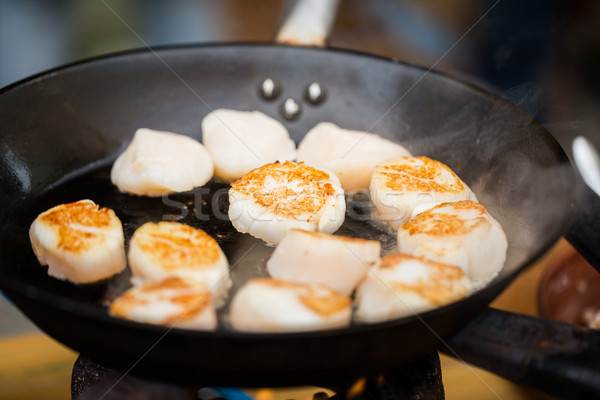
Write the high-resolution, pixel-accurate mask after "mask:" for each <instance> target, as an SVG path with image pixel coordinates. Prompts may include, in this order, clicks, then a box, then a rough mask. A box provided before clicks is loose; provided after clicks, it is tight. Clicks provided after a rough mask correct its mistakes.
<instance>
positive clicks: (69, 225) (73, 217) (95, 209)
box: [39, 201, 117, 253]
mask: <svg viewBox="0 0 600 400" xmlns="http://www.w3.org/2000/svg"><path fill="white" fill-rule="evenodd" d="M39 221H40V222H41V223H43V224H45V225H46V226H48V227H50V228H52V229H54V230H55V231H56V233H57V236H58V248H59V249H62V250H66V251H70V252H73V253H83V252H85V251H87V250H88V249H90V248H91V247H93V246H95V245H98V244H101V243H103V242H104V240H105V235H104V234H103V233H102V232H94V229H103V228H109V227H110V226H111V225H112V224H114V223H115V222H116V221H117V219H116V215H115V213H114V211H113V210H111V209H109V208H102V209H99V206H98V205H97V204H93V203H91V202H88V201H77V202H74V203H68V204H61V205H59V206H56V207H53V208H51V209H50V210H48V211H46V212H44V213H42V214H40V216H39ZM86 228H87V229H86Z"/></svg>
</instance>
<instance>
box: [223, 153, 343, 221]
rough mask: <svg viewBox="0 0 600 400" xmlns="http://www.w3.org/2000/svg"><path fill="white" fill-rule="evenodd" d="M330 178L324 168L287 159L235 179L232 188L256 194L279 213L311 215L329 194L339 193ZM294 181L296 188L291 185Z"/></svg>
mask: <svg viewBox="0 0 600 400" xmlns="http://www.w3.org/2000/svg"><path fill="white" fill-rule="evenodd" d="M329 179H330V176H329V174H328V173H326V172H324V171H321V170H318V169H315V168H312V167H310V166H308V165H305V164H304V163H302V162H300V163H293V162H290V161H286V162H284V163H278V162H276V163H272V164H266V165H264V166H262V167H260V168H256V169H254V170H252V171H250V172H249V173H247V174H246V175H244V176H243V177H241V178H240V179H238V180H236V181H235V182H232V183H231V188H232V189H233V190H234V191H237V192H239V193H241V194H244V195H246V196H250V197H252V198H253V200H254V201H255V202H256V204H258V205H260V206H262V207H264V208H265V209H268V210H270V211H271V212H272V213H273V214H275V215H279V216H283V217H292V218H293V217H298V216H309V219H310V218H313V217H315V216H316V213H318V212H319V210H321V208H322V207H323V206H324V205H325V202H326V200H327V198H328V197H330V196H332V195H334V194H335V188H334V187H333V185H332V184H331V183H330V182H329ZM270 182H272V183H273V184H271V183H270ZM292 182H293V183H294V185H295V187H296V189H295V190H293V189H291V188H289V187H288V186H287V185H288V184H291V183H292ZM298 189H299V190H298Z"/></svg>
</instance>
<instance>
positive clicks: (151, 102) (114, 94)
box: [0, 45, 598, 386]
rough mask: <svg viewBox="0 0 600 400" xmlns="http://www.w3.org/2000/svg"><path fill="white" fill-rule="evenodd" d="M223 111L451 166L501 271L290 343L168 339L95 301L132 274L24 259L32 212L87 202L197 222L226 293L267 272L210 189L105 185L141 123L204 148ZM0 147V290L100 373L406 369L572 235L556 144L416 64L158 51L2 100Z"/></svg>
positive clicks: (300, 373) (387, 245) (303, 54)
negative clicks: (465, 292) (465, 291)
mask: <svg viewBox="0 0 600 400" xmlns="http://www.w3.org/2000/svg"><path fill="white" fill-rule="evenodd" d="M266 77H271V78H275V79H277V80H278V81H279V82H281V84H282V88H283V91H282V94H281V96H280V97H279V98H278V99H277V100H275V101H270V102H269V101H266V100H264V99H262V98H261V97H260V96H259V94H258V86H259V84H260V82H262V80H263V79H264V78H266ZM315 80H316V81H319V82H321V84H322V85H323V86H324V87H325V88H326V89H327V91H328V96H327V99H326V101H325V102H324V103H322V104H321V105H319V106H311V105H308V104H305V103H304V102H302V100H301V96H302V93H303V90H304V88H305V86H306V85H307V84H308V83H310V82H312V81H315ZM288 96H292V97H295V98H296V99H298V101H299V102H300V103H301V105H302V113H301V114H300V116H299V118H298V119H296V120H295V121H292V122H287V121H285V120H283V119H282V118H281V117H280V111H279V107H280V103H281V100H282V99H283V98H285V97H288ZM219 107H228V108H234V109H245V110H250V109H257V110H261V111H264V112H266V113H267V114H269V115H272V116H274V117H276V118H278V119H280V120H281V121H282V122H283V123H284V124H285V125H286V127H287V128H288V129H289V131H290V133H291V135H292V137H293V138H294V139H295V140H296V141H299V140H300V139H301V138H302V136H303V134H304V133H305V132H306V131H307V130H308V129H309V128H311V127H312V126H314V125H315V124H316V123H317V122H319V121H332V122H334V123H336V124H338V125H340V126H342V127H345V128H349V129H358V130H371V131H373V132H377V133H379V134H380V135H382V136H385V137H388V138H391V139H393V140H395V141H397V142H399V143H402V144H403V145H405V146H406V147H408V148H409V149H410V150H411V151H412V152H413V153H414V154H425V155H428V156H429V157H432V158H434V159H438V160H441V161H443V162H445V163H447V164H448V165H449V166H450V167H451V168H453V169H454V170H455V171H456V172H457V173H458V175H460V176H461V177H462V178H463V179H464V180H465V181H466V182H467V183H468V184H469V185H470V187H471V188H472V189H473V190H474V191H475V192H476V194H477V196H478V198H479V199H480V201H481V202H482V203H483V204H485V206H486V207H487V208H488V210H489V211H490V212H491V214H492V215H494V216H495V217H496V218H497V219H498V220H499V222H500V223H501V224H502V226H503V227H504V229H505V230H506V233H507V236H508V239H509V250H508V259H507V262H506V265H505V267H504V269H503V271H502V272H501V274H500V275H499V276H498V277H497V278H496V279H495V280H494V281H493V282H492V283H491V284H490V285H489V286H487V287H486V288H485V289H483V290H481V291H479V292H477V293H475V294H473V295H472V296H470V297H468V298H466V299H464V300H462V301H459V302H456V303H453V304H450V305H448V306H445V307H442V308H439V309H436V310H433V311H430V312H426V313H423V314H420V315H417V316H411V317H407V318H401V319H398V320H394V321H389V322H385V323H378V324H373V325H353V326H351V327H350V328H348V329H339V330H332V331H325V332H310V333H297V334H295V333H292V334H246V333H237V332H233V331H231V330H229V329H228V328H227V326H226V324H225V325H224V326H221V327H220V328H219V330H217V331H216V332H208V333H207V332H198V331H186V330H179V329H173V330H167V329H166V328H163V327H155V326H149V325H144V324H138V323H134V322H129V321H125V320H120V319H116V318H112V317H109V316H108V313H107V308H106V304H107V302H108V301H110V299H111V298H113V297H114V296H115V295H117V294H119V293H121V292H122V291H124V290H125V289H126V287H127V286H128V285H129V282H128V278H129V275H128V272H127V271H125V272H124V273H122V274H120V275H118V276H116V277H114V278H112V279H110V280H108V281H107V282H103V283H98V284H93V285H83V286H76V285H72V284H69V283H65V282H61V281H58V280H56V279H53V278H50V277H48V276H47V274H46V268H44V267H41V266H40V265H39V264H38V262H37V261H36V259H35V257H34V254H33V252H32V251H31V248H30V244H29V239H28V235H27V230H28V228H29V225H30V223H31V222H32V220H33V219H34V218H35V216H36V215H37V214H38V213H39V212H41V211H43V210H45V209H47V208H49V207H51V206H53V205H56V204H59V203H64V202H69V201H75V200H79V199H83V198H90V199H92V200H94V201H96V202H97V203H99V204H100V205H101V206H106V207H111V208H113V209H114V210H115V211H116V213H117V215H118V216H119V217H120V218H121V220H122V221H123V223H124V228H125V234H126V237H129V236H130V235H131V234H132V232H133V230H134V229H135V228H136V227H137V226H139V225H140V224H141V223H143V222H146V221H149V220H160V219H163V218H165V217H166V218H175V219H179V220H181V221H183V222H185V223H189V224H191V225H193V226H196V227H200V228H202V229H205V230H206V231H208V232H209V233H210V234H212V235H213V236H214V237H215V238H217V240H218V241H219V242H220V244H221V246H222V247H223V250H224V251H225V253H226V254H227V256H228V258H229V261H230V263H231V265H232V266H233V275H234V283H235V285H236V287H237V286H239V284H240V283H241V282H242V281H244V280H245V279H247V278H248V277H249V276H252V275H256V274H262V273H264V263H265V260H266V259H267V258H268V256H269V254H270V252H271V251H272V248H271V247H268V246H265V245H264V244H263V243H262V242H261V241H259V240H255V239H254V238H252V237H250V236H248V235H243V234H240V233H238V232H236V231H235V229H233V228H232V227H231V225H230V223H229V222H228V221H226V220H223V219H222V218H216V217H215V215H219V214H223V213H225V212H226V209H227V200H226V196H223V193H224V191H223V190H222V189H223V188H226V186H225V185H221V184H218V183H215V182H212V183H210V184H209V185H208V186H207V187H209V188H210V194H206V193H205V192H206V191H202V193H199V192H198V191H197V192H190V193H184V194H180V195H175V196H171V197H169V201H167V202H165V201H163V200H162V199H160V198H159V199H148V198H140V197H134V196H129V195H126V194H122V193H119V192H118V191H117V190H116V188H115V187H113V186H112V185H111V183H110V179H109V175H108V172H109V169H110V166H111V163H112V161H113V160H114V159H115V158H116V156H117V155H118V154H119V153H120V152H121V151H123V149H124V148H125V146H126V145H127V144H128V142H129V141H130V140H131V138H132V135H133V132H134V131H135V129H137V128H139V127H150V128H154V129H161V130H170V131H174V132H179V133H183V134H187V135H190V136H193V137H195V138H200V137H201V120H202V118H203V117H204V116H205V115H206V114H207V113H208V112H210V111H211V110H212V109H216V108H219ZM0 148H1V149H2V152H1V158H0V213H1V214H0V218H1V228H0V229H1V231H0V287H1V288H2V290H3V291H4V292H5V293H6V294H7V295H8V296H9V297H10V298H11V299H13V300H14V302H15V303H16V304H17V306H18V307H19V308H20V309H21V310H22V311H23V312H24V313H25V314H26V315H27V316H28V317H29V318H31V319H32V320H33V321H34V322H35V323H36V324H37V325H38V326H39V327H40V328H41V329H43V330H44V331H45V332H47V333H48V334H49V335H50V336H52V337H54V338H56V339H57V340H59V341H60V342H62V343H64V344H65V345H67V346H69V347H71V348H73V349H75V350H76V351H79V352H82V353H84V354H86V355H87V356H89V357H91V358H92V359H95V360H96V361H98V362H100V363H104V364H106V365H109V366H115V367H118V368H122V369H124V370H128V369H129V368H134V369H135V371H136V372H137V373H139V374H144V375H149V376H157V377H162V378H169V379H176V380H183V381H194V382H196V383H198V382H206V383H209V384H227V385H240V386H244V385H252V386H257V385H278V384H306V383H313V384H314V383H317V382H319V381H323V380H330V379H334V378H339V377H347V376H350V375H352V374H362V373H371V372H378V371H382V370H385V369H386V368H388V367H392V366H397V365H401V364H402V363H404V362H406V361H408V360H411V359H413V358H415V357H417V356H419V355H421V354H423V353H424V352H425V351H427V350H430V349H433V348H435V347H436V346H438V345H439V344H440V343H441V342H443V341H446V340H447V339H448V338H450V337H451V336H452V335H454V334H455V333H456V332H458V331H459V330H461V329H462V328H464V327H465V325H467V324H468V323H469V321H471V320H472V319H473V318H474V317H475V316H476V315H477V314H478V313H480V312H481V311H482V310H486V307H487V305H488V304H489V303H490V302H491V301H492V300H493V299H494V298H495V297H496V296H497V295H498V294H499V293H500V292H502V290H503V289H504V288H505V287H506V286H507V285H508V284H509V283H510V282H511V281H512V280H513V279H514V278H515V277H516V276H517V274H518V273H519V272H521V271H522V270H523V269H524V268H525V267H526V266H527V265H529V264H531V263H532V262H533V261H535V260H536V259H537V258H538V257H539V256H540V255H542V254H543V253H544V252H545V251H546V250H548V249H549V248H550V247H551V246H552V245H553V244H554V243H555V241H556V240H557V239H558V238H559V237H560V236H561V235H563V234H565V233H567V231H568V228H569V226H570V223H571V219H572V217H573V204H574V201H575V186H574V174H573V171H572V169H571V167H570V164H569V162H568V160H567V158H566V156H565V154H564V152H563V151H562V149H561V148H560V147H559V145H558V144H557V142H556V141H555V140H554V139H553V138H552V137H551V136H550V135H549V134H548V133H547V132H546V131H545V130H544V129H543V128H542V127H541V126H540V125H539V124H537V123H536V122H535V121H533V120H532V119H531V118H530V117H529V116H527V115H526V114H524V113H523V112H520V111H519V110H518V109H516V108H515V107H513V106H511V105H510V104H508V103H507V102H504V101H502V100H501V99H499V98H498V97H496V96H494V95H491V94H489V93H487V92H484V91H481V90H479V89H477V88H475V87H472V86H470V85H468V84H465V83H461V82H458V81H456V80H454V79H451V78H449V77H447V76H444V75H442V74H439V73H436V72H428V71H426V70H424V69H422V68H419V67H415V66H411V65H407V64H402V63H399V62H397V61H392V60H389V59H383V58H377V57H373V56H367V55H363V54H358V53H351V52H344V51H335V50H322V49H314V48H297V47H289V46H281V45H220V46H199V47H194V46H190V47H177V48H163V49H160V50H153V51H149V50H147V51H136V52H129V53H123V54H119V55H115V56H111V57H105V58H98V59H95V60H91V61H88V62H83V63H77V64H73V65H70V66H67V67H64V68H60V69H56V70H53V71H50V72H47V73H44V74H41V75H38V76H35V77H33V78H30V79H28V80H25V81H23V82H19V83H17V84H15V85H12V86H10V87H7V88H5V89H4V90H2V91H1V92H0ZM219 196H221V197H219ZM214 198H216V200H213V199H214ZM350 200H351V199H350ZM183 205H185V206H186V207H187V209H186V208H183ZM213 205H214V206H213ZM185 210H187V214H186V212H185ZM194 211H195V212H194ZM358 211H360V209H359V210H358ZM184 214H186V215H184ZM356 214H357V215H360V212H357V213H356ZM207 215H208V216H209V218H208V219H206V218H205V216H207ZM339 232H340V233H342V234H352V235H354V236H366V237H377V238H380V239H381V240H382V241H383V247H384V249H385V251H387V252H389V251H393V246H394V242H395V239H394V238H393V237H390V236H387V235H386V234H385V233H384V232H381V231H378V230H377V228H376V227H374V226H373V225H371V224H370V223H369V221H368V220H366V219H361V218H359V217H357V218H355V219H352V218H349V219H348V220H347V222H346V223H345V224H344V225H343V226H342V228H341V230H340V231H339ZM532 290H533V288H532ZM509 323H510V322H509ZM451 347H452V346H451ZM594 365H595V366H597V365H598V364H594Z"/></svg>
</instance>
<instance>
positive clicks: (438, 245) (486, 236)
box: [398, 200, 508, 282]
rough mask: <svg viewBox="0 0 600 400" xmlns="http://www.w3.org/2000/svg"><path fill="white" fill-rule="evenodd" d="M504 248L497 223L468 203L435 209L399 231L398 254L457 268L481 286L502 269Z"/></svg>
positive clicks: (441, 205)
mask: <svg viewBox="0 0 600 400" xmlns="http://www.w3.org/2000/svg"><path fill="white" fill-rule="evenodd" d="M507 247H508V243H507V239H506V234H505V233H504V230H503V229H502V227H501V226H500V224H499V223H498V221H496V220H495V219H494V218H493V217H492V216H491V215H490V214H489V213H488V212H487V210H486V209H485V207H484V206H483V205H481V204H480V203H477V202H474V201H470V200H464V201H458V202H452V203H443V204H440V205H437V206H435V207H433V208H432V209H430V210H427V211H425V212H423V213H421V214H419V215H417V216H416V217H414V218H413V219H411V220H410V221H409V222H408V223H406V224H405V225H404V226H402V228H400V229H399V230H398V248H399V249H400V251H401V252H405V253H411V254H414V255H418V256H423V257H427V258H428V259H431V260H436V261H439V262H443V263H448V264H453V265H457V266H459V267H460V268H461V269H462V270H463V271H464V272H465V274H466V275H467V276H468V277H469V278H470V279H475V280H478V281H482V282H484V281H489V280H490V279H492V278H493V277H494V276H495V275H496V274H497V273H498V271H500V270H501V269H502V266H503V265H504V261H505V260H506V251H507Z"/></svg>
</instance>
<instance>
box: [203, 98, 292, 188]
mask: <svg viewBox="0 0 600 400" xmlns="http://www.w3.org/2000/svg"><path fill="white" fill-rule="evenodd" d="M202 142H203V143H204V145H205V146H206V148H207V149H208V151H209V152H210V154H211V156H212V158H213V161H214V166H215V176H217V177H218V178H220V179H222V180H224V181H227V182H231V181H233V180H235V179H238V178H240V177H241V176H243V175H245V174H247V173H248V172H250V171H251V170H253V169H254V168H258V167H260V166H262V165H265V164H268V163H272V162H275V161H280V162H284V161H291V160H294V159H295V157H296V144H295V143H294V141H293V140H292V139H290V135H289V133H288V131H287V129H285V127H284V126H283V125H282V124H281V123H280V122H279V121H277V120H276V119H274V118H271V117H269V116H268V115H266V114H264V113H262V112H260V111H238V110H230V109H224V108H221V109H218V110H215V111H213V112H211V113H210V114H208V115H207V116H206V117H204V119H203V120H202Z"/></svg>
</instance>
